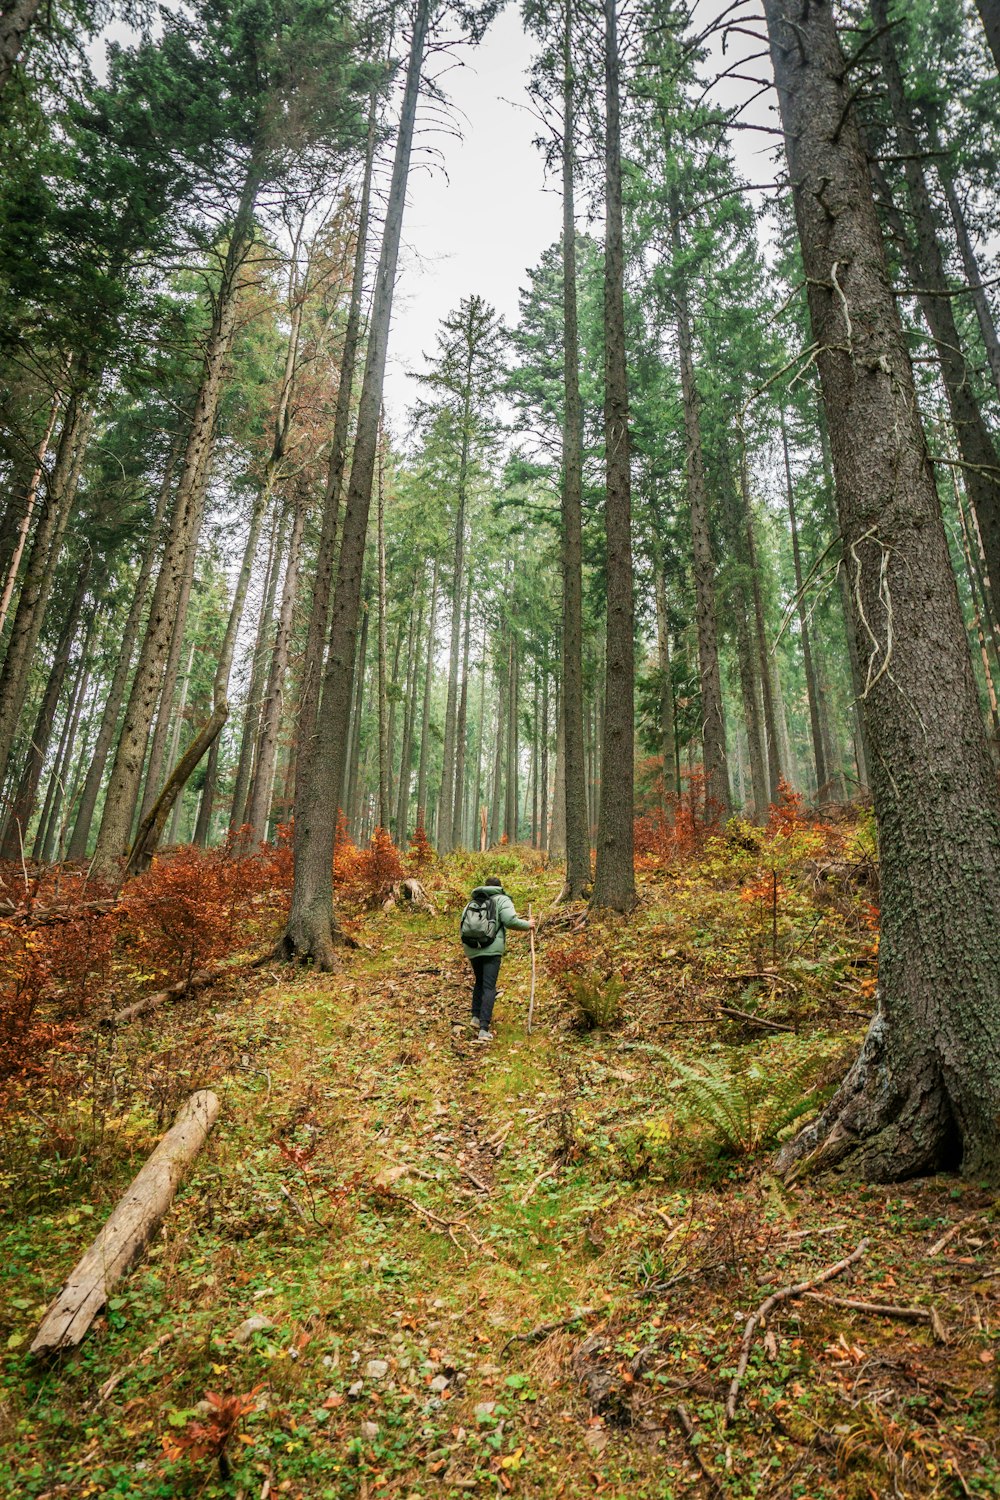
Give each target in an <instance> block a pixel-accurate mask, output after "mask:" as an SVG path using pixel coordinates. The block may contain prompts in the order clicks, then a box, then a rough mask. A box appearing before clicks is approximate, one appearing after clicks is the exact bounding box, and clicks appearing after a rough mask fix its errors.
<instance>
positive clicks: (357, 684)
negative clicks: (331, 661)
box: [339, 600, 371, 832]
mask: <svg viewBox="0 0 1000 1500" xmlns="http://www.w3.org/2000/svg"><path fill="white" fill-rule="evenodd" d="M370 620H371V608H370V605H369V602H368V601H367V600H366V601H365V604H364V606H363V609H362V615H361V636H360V639H359V640H358V659H357V663H356V665H355V669H354V703H353V706H352V709H351V723H350V735H349V739H348V743H349V745H350V747H351V753H350V760H349V762H348V766H347V770H346V774H345V778H344V780H345V782H346V785H342V786H341V788H340V796H341V801H340V803H339V806H342V807H343V808H344V810H345V812H346V813H347V821H348V824H349V826H350V827H351V828H352V829H353V830H354V831H355V832H357V822H358V776H359V770H360V760H361V711H362V709H363V708H364V703H365V660H366V656H367V652H368V625H369V621H370ZM362 784H364V778H362Z"/></svg>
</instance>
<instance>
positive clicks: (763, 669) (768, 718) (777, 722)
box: [740, 440, 792, 802]
mask: <svg viewBox="0 0 1000 1500" xmlns="http://www.w3.org/2000/svg"><path fill="white" fill-rule="evenodd" d="M740 497H741V499H742V501H743V525H744V530H745V533H746V556H747V563H748V564H749V568H750V592H751V595H752V598H753V618H754V629H755V632H756V636H757V655H758V657H759V659H760V693H761V707H762V709H763V712H764V737H765V741H766V750H767V771H768V781H769V783H770V791H771V801H772V802H776V801H777V800H778V788H779V785H780V783H781V778H782V775H783V774H786V773H787V775H788V776H791V774H792V761H791V753H790V750H789V746H788V728H787V725H786V724H785V711H784V703H783V700H782V696H781V680H780V677H779V675H778V661H777V657H776V656H775V654H774V652H773V651H772V650H771V649H770V647H769V645H768V643H767V621H766V620H765V618H764V591H763V589H762V587H761V566H760V560H759V554H758V551H757V534H756V527H755V525H754V516H753V504H752V502H751V499H750V474H749V469H748V466H747V453H746V444H745V442H743V441H742V440H741V442H740Z"/></svg>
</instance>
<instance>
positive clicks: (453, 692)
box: [437, 318, 475, 854]
mask: <svg viewBox="0 0 1000 1500" xmlns="http://www.w3.org/2000/svg"><path fill="white" fill-rule="evenodd" d="M474 352H475V351H474V345H473V339H472V329H471V318H470V331H469V344H468V354H467V364H466V369H465V389H464V393H463V407H462V451H461V456H460V458H459V468H458V496H457V499H458V509H457V513H456V516H455V570H454V573H453V575H452V586H451V643H450V649H449V652H448V696H447V699H446V702H445V714H444V749H443V755H442V761H441V797H440V808H441V811H440V815H439V817H438V838H437V842H438V848H439V849H440V850H441V852H442V854H447V853H448V852H449V850H451V849H453V848H454V845H455V835H454V826H453V825H454V818H455V794H456V790H457V786H456V783H457V777H456V774H455V771H456V766H455V756H456V741H455V736H456V730H457V719H458V660H459V649H460V646H461V640H462V599H463V597H464V593H465V571H464V570H465V491H466V485H467V482H468V471H469V445H470V442H471V438H472V432H471V421H472V363H473V356H474Z"/></svg>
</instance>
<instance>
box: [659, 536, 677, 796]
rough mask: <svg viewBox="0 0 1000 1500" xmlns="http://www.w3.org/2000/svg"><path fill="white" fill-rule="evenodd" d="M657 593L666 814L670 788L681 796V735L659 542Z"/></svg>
mask: <svg viewBox="0 0 1000 1500" xmlns="http://www.w3.org/2000/svg"><path fill="white" fill-rule="evenodd" d="M653 592H654V595H655V600H656V662H657V667H658V668H659V673H660V692H659V721H660V722H659V726H658V728H659V739H660V756H661V758H662V761H663V770H662V781H663V799H664V800H663V801H662V802H661V806H662V808H663V811H664V812H665V811H666V795H667V788H668V787H670V788H672V789H673V791H674V792H675V793H676V794H677V795H678V796H679V795H680V790H681V789H680V786H679V784H678V782H677V774H676V769H675V768H676V764H677V732H676V729H675V724H674V683H673V676H672V674H671V670H670V616H669V612H668V610H667V576H666V572H665V569H664V566H663V552H662V549H661V548H660V546H659V543H657V544H655V545H654V548H653Z"/></svg>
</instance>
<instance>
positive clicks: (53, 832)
mask: <svg viewBox="0 0 1000 1500" xmlns="http://www.w3.org/2000/svg"><path fill="white" fill-rule="evenodd" d="M95 618H96V616H95V613H94V612H93V611H92V612H91V616H90V620H89V622H88V625H87V633H86V635H85V636H84V640H83V649H82V650H81V652H80V665H79V670H78V672H77V674H76V681H75V682H74V683H73V686H72V689H71V692H70V701H69V703H68V705H67V707H66V722H65V725H64V726H63V734H62V739H61V743H60V746H59V753H58V755H57V756H56V763H55V766H54V767H53V772H52V781H51V784H50V787H49V795H48V797H47V798H46V801H47V803H48V807H47V809H46V814H45V816H44V817H43V818H42V819H41V821H40V823H39V833H40V835H41V841H40V844H39V851H40V857H41V860H42V863H43V864H49V863H50V862H51V860H52V857H53V855H56V856H57V857H58V858H60V859H61V858H62V845H63V843H64V840H65V826H64V825H65V818H64V819H63V820H62V824H63V826H61V825H60V815H61V813H62V809H63V805H64V804H65V805H66V809H67V813H68V812H69V810H70V799H68V798H67V797H66V783H67V782H68V780H69V775H70V767H71V766H72V764H73V747H74V745H75V744H76V735H77V730H78V729H79V727H80V714H81V712H82V710H83V700H84V695H85V694H86V691H87V687H88V685H89V682H90V648H91V643H92V641H93V638H94V622H95ZM57 835H58V845H57Z"/></svg>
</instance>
